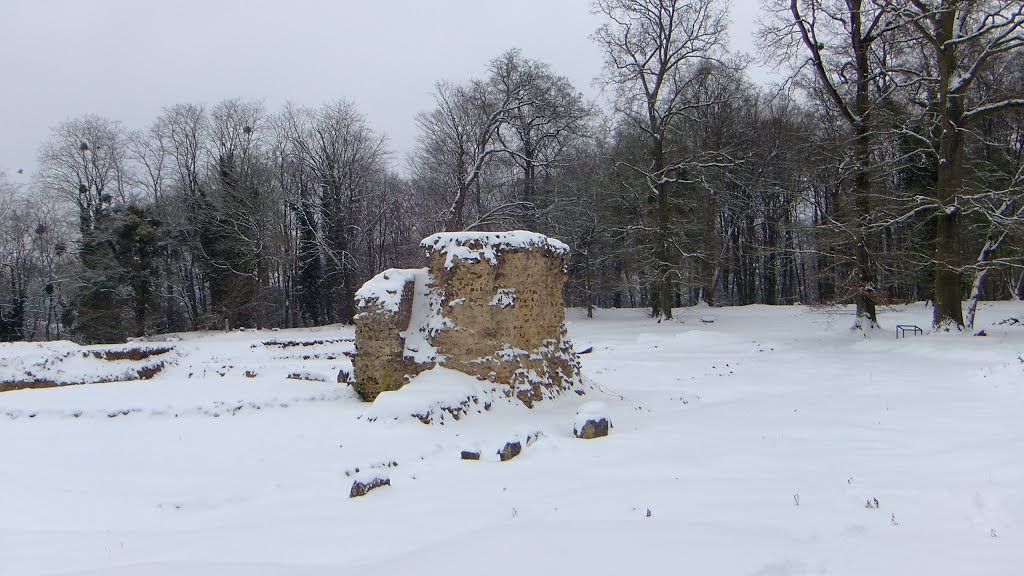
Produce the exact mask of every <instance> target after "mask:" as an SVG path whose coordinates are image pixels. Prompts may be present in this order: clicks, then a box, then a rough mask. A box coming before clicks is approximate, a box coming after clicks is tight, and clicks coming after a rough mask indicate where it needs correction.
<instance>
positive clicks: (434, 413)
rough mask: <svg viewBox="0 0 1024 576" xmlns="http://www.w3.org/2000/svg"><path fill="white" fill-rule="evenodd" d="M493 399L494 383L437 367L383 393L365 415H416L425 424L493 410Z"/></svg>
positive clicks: (378, 417)
mask: <svg viewBox="0 0 1024 576" xmlns="http://www.w3.org/2000/svg"><path fill="white" fill-rule="evenodd" d="M493 399H494V392H493V384H491V383H489V382H483V381H480V380H477V379H476V378H473V377H472V376H469V375H467V374H463V373H462V372H457V371H455V370H450V369H448V368H442V367H440V366H435V367H434V368H431V369H430V370H427V371H425V372H422V373H421V374H419V375H418V376H416V377H415V378H413V379H412V380H410V381H409V383H408V384H406V385H405V386H402V387H401V388H400V389H398V390H395V391H391V392H381V393H380V395H379V396H377V398H376V399H375V400H374V401H373V404H372V405H371V406H370V407H369V408H368V409H367V410H366V411H365V412H364V413H363V416H362V418H363V419H364V420H367V421H370V422H375V421H377V420H382V421H389V420H390V421H395V420H406V419H408V418H416V419H418V420H420V421H421V422H423V423H424V424H433V423H440V424H444V423H445V421H446V420H447V419H453V420H458V419H459V418H461V417H462V416H463V415H465V414H468V413H470V412H482V411H484V410H488V409H490V407H491V404H492V403H493V401H494V400H493Z"/></svg>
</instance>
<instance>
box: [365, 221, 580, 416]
mask: <svg viewBox="0 0 1024 576" xmlns="http://www.w3.org/2000/svg"><path fill="white" fill-rule="evenodd" d="M421 246H423V248H424V249H425V251H426V254H427V261H428V268H427V269H426V270H422V271H408V270H389V271H387V272H384V273H382V274H381V275H378V277H376V278H374V280H371V281H370V282H368V283H367V285H366V286H364V287H363V289H361V290H360V292H359V294H358V295H357V306H358V308H359V314H358V315H357V316H356V350H357V354H356V359H355V362H354V366H355V377H356V383H355V386H356V390H357V391H358V392H359V394H360V395H361V396H362V397H363V398H364V399H367V400H372V399H373V398H375V397H376V396H377V394H379V393H380V392H382V391H385V390H396V389H398V388H399V387H401V386H402V385H404V384H405V383H406V382H407V381H408V380H409V379H410V378H411V377H413V376H415V375H416V374H418V373H419V372H421V371H423V370H425V369H428V368H430V367H432V366H434V365H436V364H442V365H444V366H445V367H447V368H451V369H454V370H458V371H460V372H464V373H466V374H469V375H471V376H475V377H477V378H479V379H481V380H487V381H490V382H494V383H495V384H499V385H502V386H504V387H505V389H506V393H507V394H508V395H510V396H515V397H517V398H519V399H520V400H522V401H523V402H524V403H526V404H527V405H530V404H532V403H533V402H534V401H537V400H540V399H543V398H547V397H551V396H554V395H557V394H559V393H560V392H561V391H564V390H568V389H571V388H573V387H574V386H576V384H577V383H578V382H579V360H578V359H577V357H576V355H575V353H574V352H573V349H572V344H571V343H570V342H569V340H568V338H567V337H566V332H565V325H564V309H563V306H562V286H563V285H564V283H565V280H566V265H567V258H568V253H569V250H568V247H566V246H565V245H564V244H562V243H561V242H558V241H556V240H552V239H549V238H547V237H545V236H543V235H541V234H534V233H530V232H521V231H517V232H495V233H452V234H435V235H434V236H431V237H429V238H426V239H425V240H424V241H423V242H422V243H421ZM384 276H387V277H386V278H385V277H384ZM396 278H405V280H404V284H402V286H401V287H399V286H398V284H397V283H396ZM399 291H401V296H400V297H399Z"/></svg>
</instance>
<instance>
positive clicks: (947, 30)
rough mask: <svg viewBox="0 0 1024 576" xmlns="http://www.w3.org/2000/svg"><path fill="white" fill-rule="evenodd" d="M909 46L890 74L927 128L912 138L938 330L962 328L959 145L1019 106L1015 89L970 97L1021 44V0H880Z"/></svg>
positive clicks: (961, 152) (1023, 33)
mask: <svg viewBox="0 0 1024 576" xmlns="http://www.w3.org/2000/svg"><path fill="white" fill-rule="evenodd" d="M882 4H883V5H884V6H885V8H886V10H887V11H889V12H890V13H892V14H894V15H895V17H896V18H898V21H899V24H900V25H901V26H902V27H903V30H904V32H905V33H906V35H907V36H906V38H907V42H908V43H910V46H911V49H910V50H908V51H907V53H906V54H905V55H904V60H903V64H902V65H900V66H897V67H893V69H891V70H890V73H891V74H893V75H894V76H895V77H897V78H898V79H899V82H900V83H901V84H902V86H903V87H904V88H905V90H906V91H907V94H908V99H909V101H910V102H912V103H914V104H917V105H918V106H919V107H920V109H921V112H922V114H921V117H920V119H919V121H920V122H921V123H922V124H924V126H925V127H926V131H925V133H924V134H918V133H917V132H915V131H912V130H907V131H906V134H907V135H908V136H909V137H916V138H917V140H918V142H919V146H920V148H921V150H922V151H923V152H924V153H925V154H927V155H928V156H929V157H930V158H932V159H933V162H934V182H933V184H932V186H931V191H930V192H931V200H932V203H931V206H932V207H933V208H934V210H935V254H934V264H935V291H934V298H935V307H934V313H933V317H932V324H933V326H934V327H935V328H936V329H944V330H950V329H956V330H960V329H963V328H964V318H963V311H962V303H961V298H962V293H961V277H962V274H963V270H964V266H963V262H962V259H961V257H960V250H959V244H960V242H961V240H962V227H963V202H962V197H963V193H964V186H965V182H964V166H965V153H964V152H965V149H966V144H967V142H968V140H969V138H970V134H971V130H972V127H974V126H975V125H976V124H977V123H979V122H980V121H981V120H983V119H985V118H988V117H991V116H993V115H995V114H998V113H1001V112H1005V111H1007V110H1011V109H1015V108H1018V109H1019V108H1021V107H1024V96H1022V95H1021V94H1003V95H999V96H997V97H996V98H993V99H987V98H972V93H971V88H972V86H973V85H974V83H975V82H976V81H977V80H978V79H979V77H980V76H981V74H982V73H983V72H984V71H985V70H987V69H988V68H989V67H990V66H992V65H993V64H994V63H995V62H996V61H997V60H998V59H999V58H1000V57H1002V56H1004V55H1007V56H1009V55H1017V56H1016V57H1017V58H1019V57H1020V54H1021V52H1022V49H1024V3H1022V2H1020V1H1019V0H936V1H933V2H929V1H926V0H886V1H884V2H882Z"/></svg>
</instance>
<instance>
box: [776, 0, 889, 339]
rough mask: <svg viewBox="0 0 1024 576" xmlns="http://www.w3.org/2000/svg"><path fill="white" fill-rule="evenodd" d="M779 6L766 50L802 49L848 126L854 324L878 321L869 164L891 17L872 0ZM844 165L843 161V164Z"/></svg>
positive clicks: (782, 2)
mask: <svg viewBox="0 0 1024 576" xmlns="http://www.w3.org/2000/svg"><path fill="white" fill-rule="evenodd" d="M776 10H777V13H779V14H783V13H784V14H785V16H782V17H781V18H780V19H779V20H781V22H777V23H776V24H775V25H774V26H770V27H767V28H765V29H764V30H763V32H762V39H763V41H764V45H765V48H767V49H768V50H769V51H771V52H774V53H776V54H779V53H787V52H789V51H790V50H793V48H794V46H796V45H800V46H802V47H803V50H802V51H801V52H802V53H804V54H806V58H805V59H804V60H803V62H801V64H802V65H801V68H802V67H803V65H806V66H809V67H810V68H811V70H812V71H813V74H814V76H815V78H816V80H817V84H818V85H819V86H820V87H821V91H820V92H821V93H822V94H823V95H824V97H825V98H826V102H825V103H826V104H828V105H831V106H833V107H834V108H835V110H837V111H838V117H839V118H840V119H842V120H843V121H844V122H845V123H846V124H847V125H848V126H849V127H850V129H851V131H852V135H851V138H850V140H849V143H848V148H849V150H850V156H852V158H853V162H851V163H849V164H852V170H851V171H852V173H853V186H852V191H851V193H852V196H853V202H852V205H853V209H854V214H853V215H852V217H849V218H846V220H847V222H849V223H851V224H853V228H854V229H853V230H841V231H840V233H846V234H850V235H851V236H852V237H853V239H854V241H853V244H854V245H855V250H854V252H855V258H854V260H855V262H856V282H855V285H854V286H853V289H854V302H855V303H856V307H857V309H856V321H855V323H854V328H856V329H863V328H874V327H877V326H878V318H877V314H876V311H875V292H876V280H877V274H876V270H875V268H876V265H875V263H874V262H873V255H872V252H873V250H872V249H871V247H870V243H869V240H868V230H869V227H870V224H871V221H870V214H871V197H872V194H873V190H872V180H873V175H872V173H873V171H874V166H873V162H872V152H873V142H872V140H873V138H874V134H875V132H876V130H877V126H876V125H875V118H874V117H875V116H876V114H877V111H876V109H877V108H878V106H879V102H880V101H883V100H884V99H885V98H886V97H887V96H888V94H887V92H888V91H889V87H888V86H886V85H885V78H886V75H885V70H884V68H883V63H884V48H883V47H879V46H878V45H879V44H881V43H882V42H883V41H884V39H885V36H886V35H887V34H889V33H891V32H892V30H893V28H894V26H895V20H894V19H893V18H892V14H890V13H889V12H888V11H887V10H886V9H885V8H884V7H882V6H881V5H879V4H878V3H877V2H874V1H872V0H788V1H787V0H778V1H777V2H776ZM844 164H845V162H844Z"/></svg>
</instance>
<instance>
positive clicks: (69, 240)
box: [0, 0, 1024, 342]
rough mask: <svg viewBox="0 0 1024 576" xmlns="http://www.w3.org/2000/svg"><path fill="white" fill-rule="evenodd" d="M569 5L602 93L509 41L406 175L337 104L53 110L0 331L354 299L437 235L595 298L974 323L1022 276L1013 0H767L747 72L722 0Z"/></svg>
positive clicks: (429, 132)
mask: <svg viewBox="0 0 1024 576" xmlns="http://www.w3.org/2000/svg"><path fill="white" fill-rule="evenodd" d="M593 8H594V10H595V11H596V12H597V13H599V14H600V15H602V17H603V19H604V24H603V25H602V26H601V27H600V28H599V29H598V30H597V31H595V33H594V34H593V36H592V39H593V41H594V42H596V43H597V45H598V46H599V47H600V48H601V51H602V53H603V55H604V59H605V66H604V73H603V75H602V77H601V78H600V82H601V83H602V84H603V86H604V87H605V88H606V89H605V91H604V92H605V93H606V94H607V95H608V96H609V98H608V100H609V102H608V103H607V105H604V106H598V105H597V104H596V103H594V102H591V101H588V100H587V99H586V98H584V97H583V96H582V94H581V93H580V92H579V90H578V89H577V88H576V87H575V86H573V85H572V83H571V82H570V81H569V80H568V79H567V78H565V77H564V76H561V75H559V74H558V73H557V72H555V71H554V70H552V69H551V67H550V66H548V65H547V64H545V63H543V62H540V61H537V60H532V59H530V58H528V57H526V56H525V55H523V54H522V53H521V52H519V51H518V50H510V51H508V52H506V53H504V54H501V55H498V56H497V57H495V58H494V59H493V60H492V61H491V62H490V63H489V65H488V66H487V67H486V69H484V70H482V71H480V73H479V74H478V75H477V76H476V77H475V78H473V79H471V80H469V81H467V82H464V83H450V82H439V83H438V84H437V85H436V87H435V91H434V99H435V105H434V107H433V108H432V109H431V110H427V111H425V112H423V113H421V114H419V115H418V116H417V118H416V125H417V127H418V130H419V136H418V140H417V145H416V148H415V150H414V152H413V153H412V154H411V155H410V157H409V158H408V159H407V162H406V163H405V165H404V166H403V168H404V169H403V170H398V169H396V165H397V162H396V161H395V160H396V159H395V158H394V155H393V152H392V151H391V149H390V148H389V144H388V141H387V139H386V138H385V137H384V136H383V135H382V134H380V133H379V132H377V131H375V130H374V129H373V128H372V127H371V126H370V124H369V123H368V121H367V120H366V118H365V117H364V116H363V115H362V114H361V113H360V112H359V110H358V108H357V105H356V104H355V103H353V102H351V101H348V100H343V99H342V100H336V101H334V102H330V103H327V104H324V105H322V106H319V107H301V106H295V105H286V106H284V107H283V108H281V109H279V110H268V109H267V108H266V107H265V106H264V105H262V104H260V103H258V102H251V101H246V100H240V99H236V100H226V101H223V102H219V103H217V104H214V105H210V106H207V105H201V104H194V103H189V104H177V105H173V106H169V107H167V108H165V109H164V110H163V112H162V113H161V114H160V115H159V116H158V117H157V118H155V119H154V120H153V122H152V124H151V125H150V126H148V127H147V128H145V129H143V130H129V129H128V128H127V127H125V126H124V125H123V124H122V123H121V122H119V121H117V120H115V119H110V118H103V117H98V116H84V117H81V118H77V119H73V120H69V121H66V122H62V123H60V124H58V125H57V126H55V127H54V128H53V129H52V132H51V134H50V136H49V138H48V139H47V140H46V141H45V142H44V143H42V145H41V147H40V149H39V169H38V172H37V173H36V174H35V175H34V177H33V179H32V182H31V183H30V184H29V185H28V186H24V187H18V186H15V185H14V184H12V183H11V182H10V181H9V180H8V179H7V178H5V177H3V176H0V340H22V339H52V338H69V337H70V338H74V339H76V340H79V341H83V342H108V341H121V340H124V339H125V338H127V337H133V336H143V335H147V334H153V333H162V332H173V331H184V330H202V329H220V328H224V327H225V325H227V326H229V327H238V326H245V327H296V326H315V325H322V324H329V323H338V322H350V321H351V320H352V316H353V314H354V313H355V310H354V308H353V295H354V292H355V290H357V289H358V287H359V286H360V285H361V284H362V282H364V281H365V280H367V279H368V278H369V277H371V276H372V275H374V274H376V273H377V272H379V271H381V270H382V269H384V268H387V267H395V266H401V267H405V266H418V265H420V259H421V257H422V255H421V254H420V250H419V247H418V241H419V239H420V238H422V237H424V236H426V235H428V234H430V233H433V232H437V231H441V230H447V231H460V230H496V229H515V228H525V229H530V230H535V231H539V232H543V233H546V234H549V235H553V236H555V237H558V238H560V239H562V240H564V241H566V242H567V243H568V244H569V245H570V246H571V247H572V249H573V251H572V257H571V263H570V268H569V283H568V286H567V291H566V300H567V303H568V304H570V305H573V306H581V307H585V308H586V309H587V310H588V312H591V313H592V312H593V310H594V309H595V308H601V307H646V308H649V309H650V311H651V312H652V314H653V315H656V316H659V317H662V318H666V319H668V318H671V317H672V309H673V308H674V307H679V306H684V305H692V304H696V303H698V302H706V303H708V304H712V305H716V306H717V305H745V304H754V303H761V304H791V303H796V302H802V303H826V304H827V303H853V304H855V305H856V311H857V316H856V318H857V320H856V327H857V328H860V329H871V328H873V327H876V326H877V325H878V323H877V308H878V306H881V305H885V304H888V303H892V302H899V301H908V300H925V299H926V300H930V301H931V302H932V303H933V304H934V307H933V310H934V317H933V323H934V326H935V327H936V328H940V329H965V328H966V329H969V328H971V327H972V326H973V323H974V317H975V312H976V308H977V302H978V300H979V299H981V298H983V297H984V298H1011V297H1012V298H1021V297H1022V296H1024V293H1022V292H1024V275H1022V271H1024V260H1022V252H1021V248H1022V244H1021V242H1020V240H1021V233H1022V230H1024V227H1022V223H1024V67H1022V66H1020V62H1021V61H1022V57H1024V3H1021V2H1019V1H1015V0H981V1H979V0H934V1H925V0H773V2H772V3H771V5H770V6H769V7H768V8H767V9H766V16H765V18H764V20H763V23H762V26H761V31H760V36H759V41H760V51H761V53H760V57H761V58H763V59H764V60H765V61H767V62H772V63H774V64H775V65H778V66H779V67H780V69H784V70H791V71H792V72H786V73H784V74H783V75H781V76H780V78H779V82H778V83H776V84H774V85H772V86H770V87H769V86H762V85H758V84H756V83H753V82H752V81H751V80H750V79H749V78H748V76H747V74H746V66H747V64H748V63H747V62H746V61H745V58H744V57H743V56H742V55H737V54H734V53H731V52H730V51H729V50H728V47H727V32H728V27H727V25H728V20H727V14H726V12H725V10H724V6H723V5H722V4H721V3H720V2H718V0H595V1H594V2H593ZM780 74H782V73H780ZM965 298H967V302H968V304H967V308H966V310H964V309H962V302H963V300H964V299H965Z"/></svg>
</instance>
